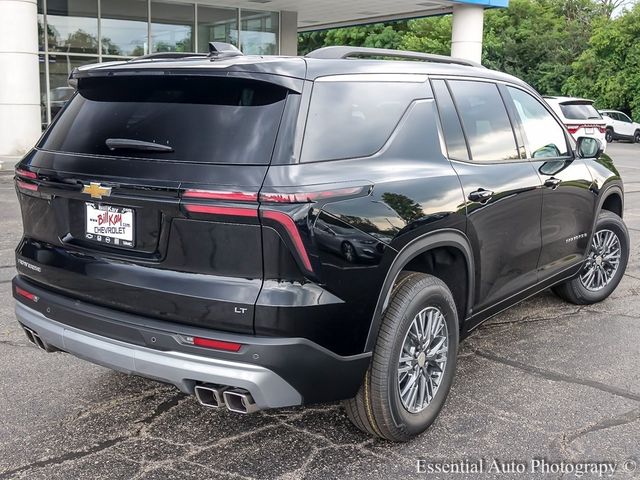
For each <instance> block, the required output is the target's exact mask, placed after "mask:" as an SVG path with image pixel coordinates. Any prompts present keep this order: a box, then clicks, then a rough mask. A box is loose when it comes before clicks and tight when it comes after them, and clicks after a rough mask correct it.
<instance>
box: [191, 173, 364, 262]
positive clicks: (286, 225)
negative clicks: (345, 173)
mask: <svg viewBox="0 0 640 480" xmlns="http://www.w3.org/2000/svg"><path fill="white" fill-rule="evenodd" d="M332 187H334V185H332V186H329V187H328V188H324V189H323V188H319V187H317V186H316V187H314V188H309V189H308V191H305V190H307V189H299V190H296V191H292V190H291V189H282V190H279V189H276V190H273V191H267V192H261V193H260V194H258V193H257V192H247V191H244V190H228V191H227V190H200V189H187V190H185V191H184V192H183V194H182V198H183V199H184V200H185V203H184V208H185V210H186V211H187V212H189V213H198V214H209V215H228V216H233V217H253V218H257V217H258V209H259V211H260V216H261V218H262V219H266V220H269V221H271V222H275V223H276V224H279V225H280V226H281V227H282V228H283V229H284V231H285V232H286V234H287V237H289V239H290V240H291V244H292V246H293V249H294V250H295V253H296V254H297V255H298V258H299V260H300V263H301V264H302V266H303V267H304V268H305V269H306V270H307V271H309V272H312V271H313V268H312V266H311V261H310V259H309V255H308V253H307V250H306V248H305V246H304V242H303V240H302V237H301V235H300V231H299V229H298V227H297V225H296V223H295V221H294V220H293V218H292V217H291V216H290V215H289V214H287V213H284V212H281V211H278V210H274V209H273V208H274V207H275V206H276V205H284V204H304V203H314V202H322V201H326V200H334V201H335V200H338V199H346V198H353V197H358V196H365V195H368V194H369V193H370V192H371V188H372V186H371V185H358V186H349V187H342V186H337V187H336V188H332ZM194 200H203V201H207V200H219V201H225V202H232V203H233V204H234V205H220V204H216V205H208V204H203V203H198V204H195V203H190V202H192V201H194ZM258 201H259V202H260V204H261V206H260V207H258V205H257V204H256V203H257V202H258ZM242 203H251V204H253V205H252V206H247V207H243V206H238V205H237V204H242ZM262 205H264V206H267V207H269V206H270V208H264V207H263V206H262Z"/></svg>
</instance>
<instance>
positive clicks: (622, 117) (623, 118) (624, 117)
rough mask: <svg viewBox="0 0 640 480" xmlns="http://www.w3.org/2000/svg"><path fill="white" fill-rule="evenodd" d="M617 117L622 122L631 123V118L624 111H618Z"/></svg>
mask: <svg viewBox="0 0 640 480" xmlns="http://www.w3.org/2000/svg"><path fill="white" fill-rule="evenodd" d="M618 119H619V120H620V121H622V122H627V123H631V119H630V118H629V117H627V115H626V114H624V113H618Z"/></svg>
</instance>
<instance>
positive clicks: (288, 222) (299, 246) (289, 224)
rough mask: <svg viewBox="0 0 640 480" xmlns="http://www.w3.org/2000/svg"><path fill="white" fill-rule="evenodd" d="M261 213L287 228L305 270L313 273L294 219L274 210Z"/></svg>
mask: <svg viewBox="0 0 640 480" xmlns="http://www.w3.org/2000/svg"><path fill="white" fill-rule="evenodd" d="M261 213H262V217H263V218H268V219H270V220H273V221H275V222H278V223H279V224H280V225H282V226H283V227H284V228H285V230H286V231H287V234H288V235H289V238H291V241H292V242H293V246H294V247H295V249H296V252H297V253H298V255H299V256H300V259H301V260H302V264H303V265H304V268H306V269H307V270H309V271H310V272H311V271H313V269H312V268H311V261H310V260H309V255H307V250H306V249H305V248H304V243H302V237H300V232H299V231H298V227H296V224H295V222H294V221H293V218H291V217H290V216H289V215H287V214H286V213H282V212H276V211H274V210H262V211H261Z"/></svg>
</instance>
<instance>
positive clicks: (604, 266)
mask: <svg viewBox="0 0 640 480" xmlns="http://www.w3.org/2000/svg"><path fill="white" fill-rule="evenodd" d="M628 260H629V233H628V231H627V227H626V225H625V224H624V222H623V221H622V219H621V218H620V217H619V216H617V215H616V214H615V213H612V212H609V211H606V210H603V211H602V212H600V215H599V216H598V221H597V222H596V228H595V232H594V233H593V238H592V239H591V245H590V248H589V253H588V254H587V259H586V260H585V263H584V266H583V267H582V270H581V271H580V273H579V274H578V276H577V277H575V278H573V279H572V280H569V281H568V282H565V283H563V284H560V285H557V286H555V287H553V291H554V292H555V293H556V294H557V295H558V296H559V297H561V298H563V299H564V300H567V301H569V302H571V303H575V304H576V305H588V304H591V303H597V302H601V301H602V300H604V299H605V298H607V297H608V296H609V295H611V293H612V292H613V291H614V290H615V289H616V287H617V286H618V284H619V283H620V280H622V277H623V276H624V272H625V270H626V268H627V262H628Z"/></svg>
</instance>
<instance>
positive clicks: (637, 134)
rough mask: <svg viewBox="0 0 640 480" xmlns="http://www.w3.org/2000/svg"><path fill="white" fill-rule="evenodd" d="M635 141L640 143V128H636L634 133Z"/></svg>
mask: <svg viewBox="0 0 640 480" xmlns="http://www.w3.org/2000/svg"><path fill="white" fill-rule="evenodd" d="M633 143H640V130H636V131H635V133H634V134H633Z"/></svg>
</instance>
